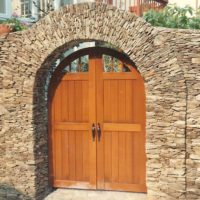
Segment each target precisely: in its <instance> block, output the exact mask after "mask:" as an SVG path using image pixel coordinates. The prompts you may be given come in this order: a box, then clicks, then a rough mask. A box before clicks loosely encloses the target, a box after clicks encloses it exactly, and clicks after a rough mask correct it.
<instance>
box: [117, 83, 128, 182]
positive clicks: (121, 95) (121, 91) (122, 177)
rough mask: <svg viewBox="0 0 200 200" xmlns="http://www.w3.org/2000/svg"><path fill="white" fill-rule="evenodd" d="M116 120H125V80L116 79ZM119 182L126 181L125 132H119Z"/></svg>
mask: <svg viewBox="0 0 200 200" xmlns="http://www.w3.org/2000/svg"><path fill="white" fill-rule="evenodd" d="M118 86H119V87H118V99H119V102H118V122H121V123H122V122H126V96H127V94H126V81H125V80H118ZM119 182H122V183H123V182H126V133H125V132H119Z"/></svg>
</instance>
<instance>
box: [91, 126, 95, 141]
mask: <svg viewBox="0 0 200 200" xmlns="http://www.w3.org/2000/svg"><path fill="white" fill-rule="evenodd" d="M95 135H96V126H95V124H92V140H93V142H94V141H95Z"/></svg>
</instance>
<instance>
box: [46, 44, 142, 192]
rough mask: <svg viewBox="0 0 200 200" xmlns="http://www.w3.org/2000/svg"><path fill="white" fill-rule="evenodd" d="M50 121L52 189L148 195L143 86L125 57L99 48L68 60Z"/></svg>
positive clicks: (57, 77)
mask: <svg viewBox="0 0 200 200" xmlns="http://www.w3.org/2000/svg"><path fill="white" fill-rule="evenodd" d="M49 122H50V123H49V152H50V156H49V157H50V180H51V184H52V186H53V187H64V188H82V189H105V190H119V191H132V192H146V180H145V176H146V171H145V168H146V166H145V165H146V156H145V90H144V83H143V80H142V78H141V76H140V74H139V73H138V71H137V70H136V69H135V67H134V64H133V63H131V62H130V60H129V59H128V58H127V57H126V56H125V55H124V54H122V53H119V52H117V51H114V50H111V49H107V48H99V47H94V48H88V49H83V50H79V51H77V52H76V53H73V54H72V55H70V56H68V57H67V58H66V59H65V60H63V61H62V62H61V64H60V65H59V66H58V67H57V69H56V71H55V73H54V76H53V77H52V81H51V84H50V87H49Z"/></svg>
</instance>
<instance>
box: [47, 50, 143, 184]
mask: <svg viewBox="0 0 200 200" xmlns="http://www.w3.org/2000/svg"><path fill="white" fill-rule="evenodd" d="M94 52H95V53H94ZM94 54H95V55H101V54H106V55H109V56H112V57H116V58H117V59H119V60H121V61H122V62H123V63H124V64H126V66H127V67H128V68H129V69H130V71H132V72H133V71H135V70H137V68H136V66H135V63H134V62H133V61H131V60H130V58H129V57H128V56H127V55H126V54H124V53H123V52H120V51H117V50H114V49H110V48H106V47H89V48H84V49H81V50H78V51H76V52H74V53H72V54H70V55H69V56H67V57H66V58H64V59H63V60H62V61H61V63H60V64H59V65H58V66H57V67H56V69H55V71H54V73H53V75H52V78H51V80H50V83H49V87H48V167H49V185H50V186H51V187H52V186H53V170H54V169H53V152H52V150H53V149H52V134H51V116H52V111H51V103H52V97H53V95H54V93H55V89H56V87H57V86H58V84H59V82H60V80H61V79H62V77H63V76H64V74H62V73H61V71H62V70H63V69H64V68H65V67H66V66H67V65H69V63H71V62H72V61H73V60H76V59H77V58H79V57H82V56H84V55H89V56H90V55H94ZM137 71H138V70H137ZM138 76H139V78H141V79H142V77H141V75H140V73H139V72H138ZM145 114H146V113H145Z"/></svg>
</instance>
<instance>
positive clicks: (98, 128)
mask: <svg viewBox="0 0 200 200" xmlns="http://www.w3.org/2000/svg"><path fill="white" fill-rule="evenodd" d="M97 133H98V141H99V142H100V139H101V126H100V124H99V123H98V124H97Z"/></svg>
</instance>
